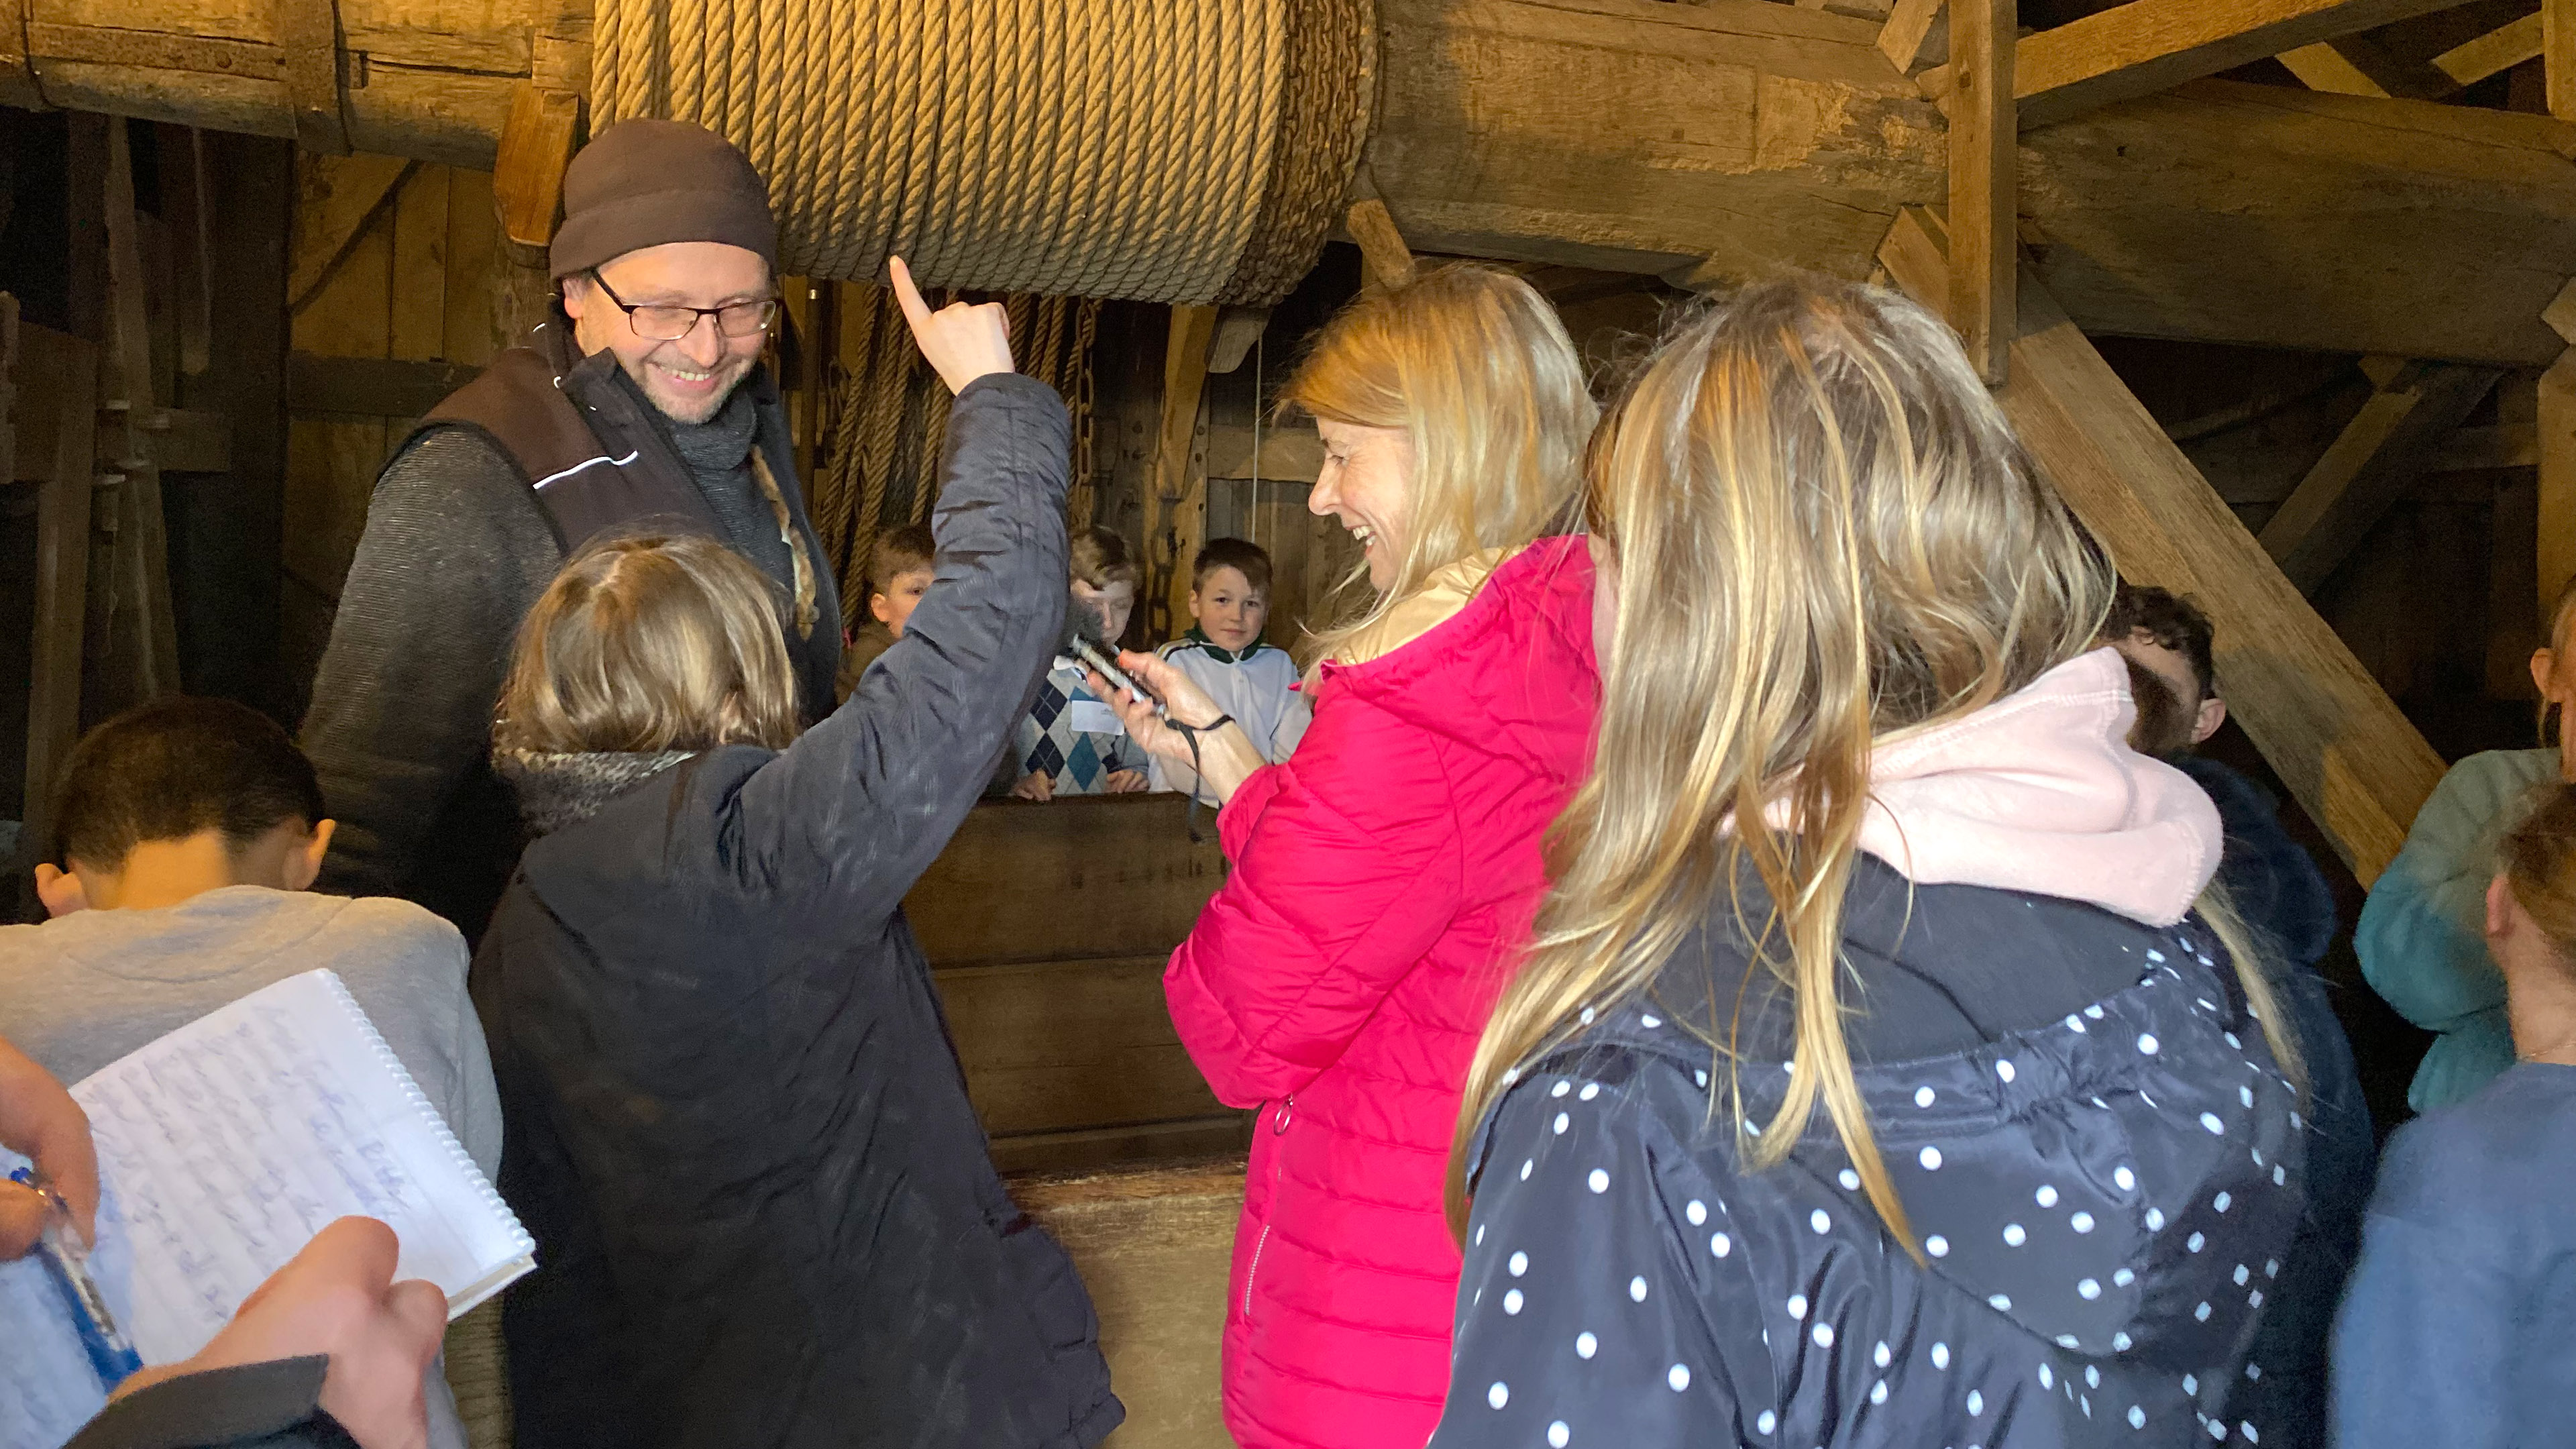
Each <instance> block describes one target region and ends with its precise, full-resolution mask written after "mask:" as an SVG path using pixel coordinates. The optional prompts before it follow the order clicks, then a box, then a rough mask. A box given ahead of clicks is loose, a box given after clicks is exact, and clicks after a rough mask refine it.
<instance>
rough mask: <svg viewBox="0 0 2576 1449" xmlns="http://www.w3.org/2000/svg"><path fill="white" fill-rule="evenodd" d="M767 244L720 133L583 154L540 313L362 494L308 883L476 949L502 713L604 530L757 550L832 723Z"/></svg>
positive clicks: (333, 666)
mask: <svg viewBox="0 0 2576 1449" xmlns="http://www.w3.org/2000/svg"><path fill="white" fill-rule="evenodd" d="M777 252H778V229H777V224H776V222H775V221H774V220H773V219H772V217H771V214H770V210H769V199H768V192H767V189H766V188H765V187H764V186H763V185H762V183H761V179H760V177H759V175H758V173H756V172H754V171H753V170H752V168H751V163H750V162H749V161H747V160H745V159H744V157H743V155H742V153H741V152H739V151H737V150H735V149H734V147H733V146H732V145H731V144H730V143H728V142H727V141H725V140H724V138H722V137H721V136H717V135H715V134H714V133H713V132H710V131H707V130H705V129H703V128H701V127H698V126H694V125H690V124H688V123H686V122H681V121H659V120H634V121H624V122H620V123H619V124H617V125H614V126H611V127H609V128H608V129H607V130H605V131H602V132H601V133H600V134H599V135H597V136H596V137H594V138H592V140H591V142H590V144H589V145H588V146H586V147H584V148H583V149H582V151H581V153H580V154H579V155H578V156H575V157H574V158H573V162H572V165H571V167H570V168H569V169H568V170H567V171H566V172H565V175H564V221H563V226H562V227H561V229H560V230H558V231H557V232H556V234H555V240H554V246H553V249H552V252H551V255H550V271H551V272H552V275H553V277H554V280H555V282H556V284H557V286H558V287H559V288H560V299H559V306H558V308H557V309H556V310H555V312H554V315H553V317H552V319H551V320H550V321H549V322H548V323H546V324H544V325H542V326H540V327H538V328H537V329H536V330H535V332H533V333H532V334H531V335H530V336H529V337H528V339H527V341H526V344H525V345H524V346H520V347H516V348H512V349H510V350H509V351H506V352H504V353H502V354H501V355H500V356H498V357H496V358H494V359H493V361H492V365H491V366H490V367H489V368H487V369H485V371H484V372H483V374H482V375H481V376H480V377H478V378H476V379H475V380H474V381H473V382H471V383H469V384H467V385H466V386H465V387H463V388H461V389H459V390H458V391H457V392H456V393H455V395H453V396H451V397H450V398H448V399H447V401H445V402H444V403H441V404H440V405H439V406H438V408H437V409H436V410H434V411H432V412H431V413H430V414H429V416H428V417H426V418H424V419H423V420H422V421H421V424H420V426H419V427H418V428H417V429H415V430H414V431H413V432H412V434H411V436H410V437H409V438H407V439H405V440H404V442H403V444H402V446H401V447H400V448H398V449H397V450H396V451H395V453H394V456H393V460H392V461H391V462H389V463H387V464H386V465H385V470H384V472H383V474H382V475H381V476H379V477H378V478H377V480H376V489H375V494H374V497H373V499H372V501H371V502H370V503H369V505H368V509H367V523H366V531H365V533H364V534H363V536H362V537H361V538H360V539H359V542H358V551H357V556H356V559H355V560H354V561H353V562H352V563H351V565H350V568H349V576H348V580H347V582H346V584H345V585H344V586H343V588H342V591H341V595H340V607H339V613H338V616H337V617H336V619H335V620H334V621H333V624H332V629H331V641H330V644H329V646H328V648H327V649H326V650H325V651H324V653H323V656H322V664H321V668H320V670H319V671H318V673H317V675H316V677H315V679H314V683H313V699H312V704H311V706H310V707H309V708H308V710H307V711H306V713H305V717H304V729H303V745H304V749H305V752H306V753H307V754H308V755H310V756H311V757H312V760H313V764H314V767H315V769H316V770H317V771H318V772H319V774H320V776H321V781H322V790H323V795H324V798H325V799H326V801H327V802H328V803H329V805H330V807H331V812H332V814H333V815H334V816H335V817H337V818H338V820H339V821H340V833H339V835H338V836H337V837H336V838H335V839H334V840H333V842H332V846H333V849H332V853H331V860H330V863H328V864H326V865H325V867H324V871H323V878H322V880H321V882H320V883H319V888H320V889H323V890H327V891H333V892H339V893H344V894H350V895H393V896H402V897H406V898H408V899H411V900H415V901H418V902H420V903H421V904H422V905H425V906H428V907H429V908H430V909H432V910H434V911H437V912H439V913H440V914H441V915H444V916H446V917H447V918H448V919H449V920H450V921H453V922H454V923H455V924H456V926H457V927H458V928H459V929H460V930H462V931H464V932H465V933H466V935H467V937H468V938H469V939H470V938H473V937H476V936H479V935H480V934H481V932H482V929H483V925H484V922H485V920H486V919H487V918H488V917H489V915H490V914H491V909H492V905H493V902H494V901H495V900H497V899H498V898H499V896H500V893H501V888H502V886H503V885H504V884H505V883H506V882H507V881H508V878H509V873H510V870H511V867H512V865H513V864H514V863H515V860H516V857H517V844H518V826H517V814H516V811H515V810H514V809H513V807H512V804H511V801H510V798H509V795H508V792H507V790H506V788H505V787H503V786H502V785H501V783H500V782H499V781H498V780H497V779H496V778H495V777H494V776H493V774H492V770H491V766H490V763H489V758H488V756H489V750H490V748H491V733H492V706H493V701H494V700H496V699H497V698H499V696H500V692H501V681H502V675H503V672H504V669H505V667H506V665H507V663H508V659H509V655H510V646H511V641H512V638H513V636H514V635H515V634H516V632H517V630H518V626H519V621H520V619H521V618H522V617H523V616H524V615H525V614H526V613H527V611H528V608H529V606H530V605H532V604H534V603H535V602H536V599H537V596H538V595H539V594H541V593H542V592H544V590H545V587H546V585H547V584H548V583H549V582H550V581H552V579H553V578H554V575H555V571H556V570H557V569H558V568H559V567H560V566H561V565H562V563H563V560H564V559H565V557H566V556H567V555H568V554H569V553H570V552H571V551H572V550H574V549H576V548H578V547H580V546H581V544H582V543H583V541H584V540H586V539H588V538H590V537H592V536H593V535H595V534H599V533H602V532H609V531H621V530H625V529H630V528H635V527H639V526H645V525H648V524H649V525H651V526H654V527H681V528H686V529H690V530H694V531H697V532H703V533H707V534H710V535H713V536H714V537H716V538H719V539H722V540H724V541H725V542H726V543H727V544H729V545H731V546H732V547H733V548H734V549H735V550H736V551H738V552H740V553H741V554H743V555H744V556H745V557H747V558H749V559H750V560H751V561H752V562H753V563H754V564H756V565H758V566H759V568H760V570H761V572H762V573H764V574H766V575H768V576H769V578H770V580H771V581H772V582H773V583H774V584H775V585H776V586H777V588H778V592H779V597H780V599H781V601H782V609H781V613H782V616H783V618H784V621H785V622H784V628H785V630H786V641H787V652H788V657H789V658H790V660H792V661H793V662H794V664H795V666H796V674H797V682H798V694H799V698H800V701H801V703H802V704H803V707H804V710H805V714H806V718H807V719H808V720H809V721H810V720H815V719H820V718H821V717H822V716H823V715H825V714H828V713H829V712H830V711H831V709H832V676H833V672H834V669H835V668H836V666H837V665H838V663H839V659H840V649H841V606H840V599H839V596H838V594H837V592H836V591H835V589H834V587H833V582H832V575H831V572H830V570H829V569H828V568H826V567H825V566H824V565H823V551H822V545H821V543H820V541H819V540H818V539H817V538H816V537H815V535H814V528H813V524H812V522H811V520H810V519H809V518H808V517H807V514H806V508H805V500H804V495H803V493H802V491H801V490H800V489H799V487H798V480H797V478H796V475H795V469H794V464H793V462H792V454H791V451H790V448H789V438H788V431H787V417H786V412H785V409H784V408H783V407H782V406H781V404H780V402H779V397H778V389H777V386H776V384H775V383H774V382H773V381H772V380H771V378H770V377H769V375H768V373H767V371H766V370H765V369H763V368H762V367H761V365H760V353H761V347H762V344H763V342H764V341H765V339H766V336H767V334H768V332H769V330H770V329H771V328H772V327H773V326H774V325H775V322H776V317H777V312H778V302H777V290H776V287H777V278H776V276H775V272H776V269H777Z"/></svg>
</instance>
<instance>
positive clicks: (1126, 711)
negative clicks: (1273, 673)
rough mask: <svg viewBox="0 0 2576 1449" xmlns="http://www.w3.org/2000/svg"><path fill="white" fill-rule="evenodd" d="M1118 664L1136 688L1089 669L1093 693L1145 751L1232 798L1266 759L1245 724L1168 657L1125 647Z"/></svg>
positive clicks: (1222, 796) (1224, 797) (1220, 795)
mask: <svg viewBox="0 0 2576 1449" xmlns="http://www.w3.org/2000/svg"><path fill="white" fill-rule="evenodd" d="M1118 667H1119V669H1120V670H1121V671H1123V672H1124V673H1125V674H1126V675H1127V677H1128V678H1129V679H1130V680H1132V681H1134V683H1135V684H1136V685H1137V686H1139V689H1138V690H1128V689H1124V688H1121V687H1120V686H1118V685H1116V684H1113V683H1111V682H1110V681H1109V679H1107V678H1106V677H1105V676H1103V675H1102V674H1101V672H1100V671H1099V670H1098V669H1096V668H1094V669H1092V670H1090V671H1089V675H1090V682H1091V692H1092V693H1093V694H1094V695H1096V696H1098V697H1099V698H1100V699H1102V700H1104V701H1106V702H1107V703H1108V705H1109V707H1110V708H1111V709H1113V710H1116V711H1117V712H1118V722H1119V723H1120V724H1123V725H1125V726H1126V727H1127V733H1128V734H1129V735H1130V736H1131V737H1133V738H1134V739H1135V741H1136V743H1137V744H1139V745H1141V746H1143V747H1144V749H1145V751H1146V753H1148V754H1152V755H1159V756H1161V757H1162V758H1164V759H1166V760H1170V761H1171V762H1172V763H1174V764H1176V765H1185V766H1189V767H1191V768H1193V769H1195V770H1196V771H1197V772H1198V777H1199V780H1200V781H1201V783H1203V784H1205V785H1206V786H1207V787H1208V788H1209V789H1210V790H1212V791H1214V792H1215V794H1216V798H1217V800H1218V802H1219V803H1223V802H1224V801H1226V800H1228V799H1231V798H1232V797H1233V795H1234V792H1235V790H1236V788H1237V787H1239V786H1240V785H1242V784H1243V782H1244V781H1245V780H1247V779H1250V778H1251V776H1252V772H1253V771H1255V770H1258V769H1260V768H1261V767H1262V766H1263V765H1265V764H1267V763H1268V761H1266V760H1264V759H1262V758H1261V751H1260V750H1259V749H1257V748H1255V747H1254V745H1253V743H1252V740H1251V738H1250V737H1249V736H1247V735H1246V734H1244V732H1243V729H1242V727H1241V726H1239V725H1236V724H1235V723H1234V722H1233V721H1232V720H1231V719H1230V718H1229V717H1228V716H1227V715H1226V713H1225V711H1223V710H1222V709H1219V708H1218V707H1217V703H1216V701H1215V700H1212V699H1210V698H1208V696H1207V692H1206V691H1205V690H1202V689H1200V688H1199V687H1198V685H1197V684H1195V683H1193V682H1191V679H1190V677H1189V676H1188V675H1186V674H1183V673H1182V672H1181V671H1179V670H1178V669H1175V668H1173V667H1172V666H1171V664H1170V663H1169V662H1168V661H1166V660H1164V659H1162V658H1161V657H1159V656H1157V655H1152V654H1135V653H1128V652H1121V653H1120V654H1119V656H1118ZM1174 726H1180V728H1175V727H1174ZM1193 742H1195V743H1196V745H1197V747H1198V748H1197V750H1196V753H1195V757H1194V756H1193V752H1192V750H1191V745H1192V743H1193Z"/></svg>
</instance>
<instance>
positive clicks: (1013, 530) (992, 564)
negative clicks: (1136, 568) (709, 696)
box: [714, 374, 1072, 922]
mask: <svg viewBox="0 0 2576 1449" xmlns="http://www.w3.org/2000/svg"><path fill="white" fill-rule="evenodd" d="M1071 453H1072V430H1071V425H1070V423H1069V421H1068V419H1067V417H1066V414H1065V408H1064V403H1063V402H1062V400H1060V399H1059V398H1057V396H1056V395H1055V392H1054V390H1053V389H1051V388H1049V387H1048V386H1047V385H1046V384H1044V383H1041V382H1038V381H1036V380H1034V379H1031V378H1027V377H1022V376H1019V375H1017V374H1003V375H999V376H993V377H986V378H982V379H980V380H978V381H976V382H975V383H973V384H972V385H970V386H969V387H968V388H967V389H966V390H965V391H964V392H963V393H961V394H959V395H958V397H957V402H956V406H955V407H954V408H953V409H952V410H951V411H950V413H949V415H948V437H947V454H946V457H945V458H944V459H943V461H942V463H941V467H940V480H941V481H940V491H939V506H938V511H937V513H936V514H935V516H934V517H933V519H932V521H931V532H932V536H933V537H934V538H935V539H936V540H937V542H938V545H939V557H938V569H937V573H936V575H935V576H934V578H933V580H932V582H931V586H930V591H929V592H928V593H926V594H924V595H923V596H922V600H921V604H920V606H919V607H918V608H916V609H915V610H914V611H913V615H912V619H911V622H910V623H908V624H907V625H906V626H905V628H904V631H903V638H902V639H900V640H898V641H897V642H896V643H895V644H894V645H893V646H892V647H891V648H889V649H887V650H886V652H885V654H884V655H883V656H882V657H880V658H879V659H878V660H877V663H876V666H875V667H874V668H872V669H870V670H869V671H868V672H867V673H866V674H865V675H864V676H862V677H861V679H860V681H859V687H858V689H857V691H856V692H855V693H853V694H852V695H851V696H850V698H849V702H848V703H846V704H844V705H842V706H841V708H840V709H839V710H838V711H837V712H835V713H834V714H833V716H832V717H831V718H830V719H828V720H825V721H824V722H823V723H821V724H819V725H817V726H815V727H814V728H813V729H812V730H809V731H807V732H806V734H805V735H804V737H803V738H801V739H799V740H798V741H796V743H795V744H793V745H791V746H789V747H788V749H787V750H786V751H785V752H784V753H782V754H780V755H778V756H777V757H776V758H774V759H772V760H771V761H769V762H768V763H767V764H765V765H763V766H762V767H761V768H760V769H759V770H757V771H756V772H754V773H753V774H752V775H751V776H750V778H749V779H747V780H745V781H744V782H743V784H742V786H741V788H740V789H739V790H738V791H737V792H736V793H735V796H734V798H733V800H732V801H731V802H730V804H729V806H728V808H726V809H725V810H723V811H722V812H720V813H719V814H718V815H717V816H716V821H717V825H716V828H717V830H718V832H719V835H718V838H717V840H716V841H715V842H714V845H715V850H716V853H717V855H718V857H719V859H721V860H722V861H723V862H724V863H725V865H726V867H727V868H728V869H729V871H730V872H731V873H732V875H733V876H734V877H735V879H736V880H737V881H738V882H739V883H740V884H741V885H742V887H743V888H745V889H748V890H760V891H766V892H770V893H773V894H775V895H776V896H778V897H779V898H781V899H782V900H793V901H794V902H795V903H796V904H797V905H798V906H800V907H801V908H806V909H812V910H815V911H819V912H823V913H826V914H828V915H830V916H831V917H833V918H834V919H836V920H839V921H842V922H847V921H849V920H851V919H871V918H881V917H885V916H890V915H892V914H893V912H894V908H895V906H896V905H897V904H898V903H899V902H901V901H902V899H903V895H904V892H906V891H907V890H909V889H911V887H912V883H913V880H914V878H915V877H917V876H919V875H920V874H921V872H922V870H923V869H924V868H926V867H927V866H928V865H929V864H930V862H931V860H932V859H933V858H934V857H936V856H937V855H938V854H939V852H940V850H941V849H942V848H944V847H945V846H946V845H947V843H948V837H949V836H950V835H951V834H953V833H954V832H955V831H956V829H957V825H958V822H959V821H961V820H962V819H964V817H965V814H966V811H967V809H968V807H970V806H972V805H973V804H974V803H975V800H976V797H977V796H978V795H979V794H980V793H981V792H982V790H983V788H984V784H985V781H986V780H987V779H988V778H989V777H990V772H991V770H992V766H993V760H994V758H995V756H996V755H997V754H998V753H999V751H1000V749H1001V746H1002V742H1003V740H1004V739H1005V738H1006V737H1007V736H1008V735H1009V733H1010V730H1011V728H1012V726H1013V725H1014V724H1015V723H1016V722H1017V718H1018V715H1019V712H1020V711H1021V710H1022V709H1023V708H1025V707H1026V706H1027V704H1028V700H1029V694H1030V690H1031V688H1032V686H1033V685H1034V684H1035V683H1036V680H1037V677H1038V674H1039V672H1040V671H1041V670H1043V669H1044V668H1045V667H1046V664H1047V661H1048V659H1050V658H1051V657H1052V656H1053V654H1054V651H1055V648H1056V645H1057V643H1058V642H1059V636H1060V634H1061V631H1062V629H1063V627H1064V605H1065V528H1064V494H1065V486H1066V479H1067V475H1068V473H1069V472H1070V470H1071Z"/></svg>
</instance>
